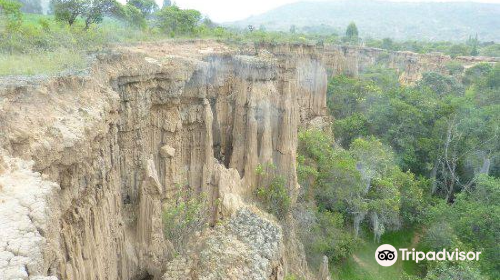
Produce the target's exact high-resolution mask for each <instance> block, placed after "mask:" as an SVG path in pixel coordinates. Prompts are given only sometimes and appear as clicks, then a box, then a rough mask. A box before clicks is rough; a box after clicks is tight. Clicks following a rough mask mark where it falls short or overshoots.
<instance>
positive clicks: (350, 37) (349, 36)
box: [345, 22, 359, 43]
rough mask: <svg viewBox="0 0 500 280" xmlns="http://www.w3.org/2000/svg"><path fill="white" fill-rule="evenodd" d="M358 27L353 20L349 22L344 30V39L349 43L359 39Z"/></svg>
mask: <svg viewBox="0 0 500 280" xmlns="http://www.w3.org/2000/svg"><path fill="white" fill-rule="evenodd" d="M358 36H359V34H358V27H357V26H356V24H355V23H354V22H351V23H350V24H349V25H348V26H347V29H346V31H345V37H346V41H347V42H350V43H357V42H358V40H359V37H358Z"/></svg>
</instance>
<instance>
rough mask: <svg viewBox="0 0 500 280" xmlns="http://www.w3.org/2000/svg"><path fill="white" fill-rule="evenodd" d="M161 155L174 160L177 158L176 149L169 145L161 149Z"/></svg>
mask: <svg viewBox="0 0 500 280" xmlns="http://www.w3.org/2000/svg"><path fill="white" fill-rule="evenodd" d="M160 154H161V156H162V157H164V158H173V157H174V156H175V149H174V148H172V147H171V146H169V145H165V146H163V147H161V150H160Z"/></svg>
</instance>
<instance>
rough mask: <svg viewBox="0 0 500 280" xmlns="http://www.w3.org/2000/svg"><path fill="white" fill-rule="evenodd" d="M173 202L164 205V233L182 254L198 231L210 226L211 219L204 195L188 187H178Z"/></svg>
mask: <svg viewBox="0 0 500 280" xmlns="http://www.w3.org/2000/svg"><path fill="white" fill-rule="evenodd" d="M172 201H173V202H174V203H172V202H169V203H165V204H164V205H163V232H164V234H165V238H166V239H168V240H170V241H171V242H172V244H173V245H174V247H175V249H176V250H177V252H180V251H181V250H182V249H183V245H185V244H186V243H187V241H188V239H189V238H190V237H191V236H192V235H193V234H194V233H195V232H196V231H201V230H202V229H203V228H204V227H206V226H207V225H208V224H207V223H208V218H209V217H208V216H207V214H206V213H207V211H206V207H207V205H206V201H205V198H204V196H203V194H195V193H193V192H192V191H191V190H190V189H189V187H187V186H181V185H178V186H177V191H176V194H175V197H174V198H173V199H172Z"/></svg>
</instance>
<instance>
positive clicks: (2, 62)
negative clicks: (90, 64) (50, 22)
mask: <svg viewBox="0 0 500 280" xmlns="http://www.w3.org/2000/svg"><path fill="white" fill-rule="evenodd" d="M85 66H86V59H85V55H84V54H83V53H82V52H74V51H70V50H67V49H61V50H58V51H54V52H43V53H31V54H12V55H9V54H1V53H0V76H10V75H28V76H30V75H37V74H49V75H50V74H56V73H58V72H61V71H63V70H78V69H83V68H85Z"/></svg>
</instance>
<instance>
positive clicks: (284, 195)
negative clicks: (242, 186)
mask: <svg viewBox="0 0 500 280" xmlns="http://www.w3.org/2000/svg"><path fill="white" fill-rule="evenodd" d="M275 169H276V168H275V167H274V166H273V165H272V164H267V165H265V166H263V165H259V166H258V167H257V170H256V172H257V175H258V176H259V182H261V183H260V184H261V185H260V186H259V187H257V189H256V190H255V195H256V197H257V199H258V201H259V202H260V203H261V204H262V206H263V207H264V209H265V210H266V211H267V212H269V213H271V214H273V215H275V216H276V217H277V218H278V219H285V218H286V217H287V215H288V214H289V212H290V206H291V199H290V194H289V193H288V188H287V187H286V185H285V184H286V182H285V179H284V178H283V177H281V176H280V175H277V174H276V170H275Z"/></svg>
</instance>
